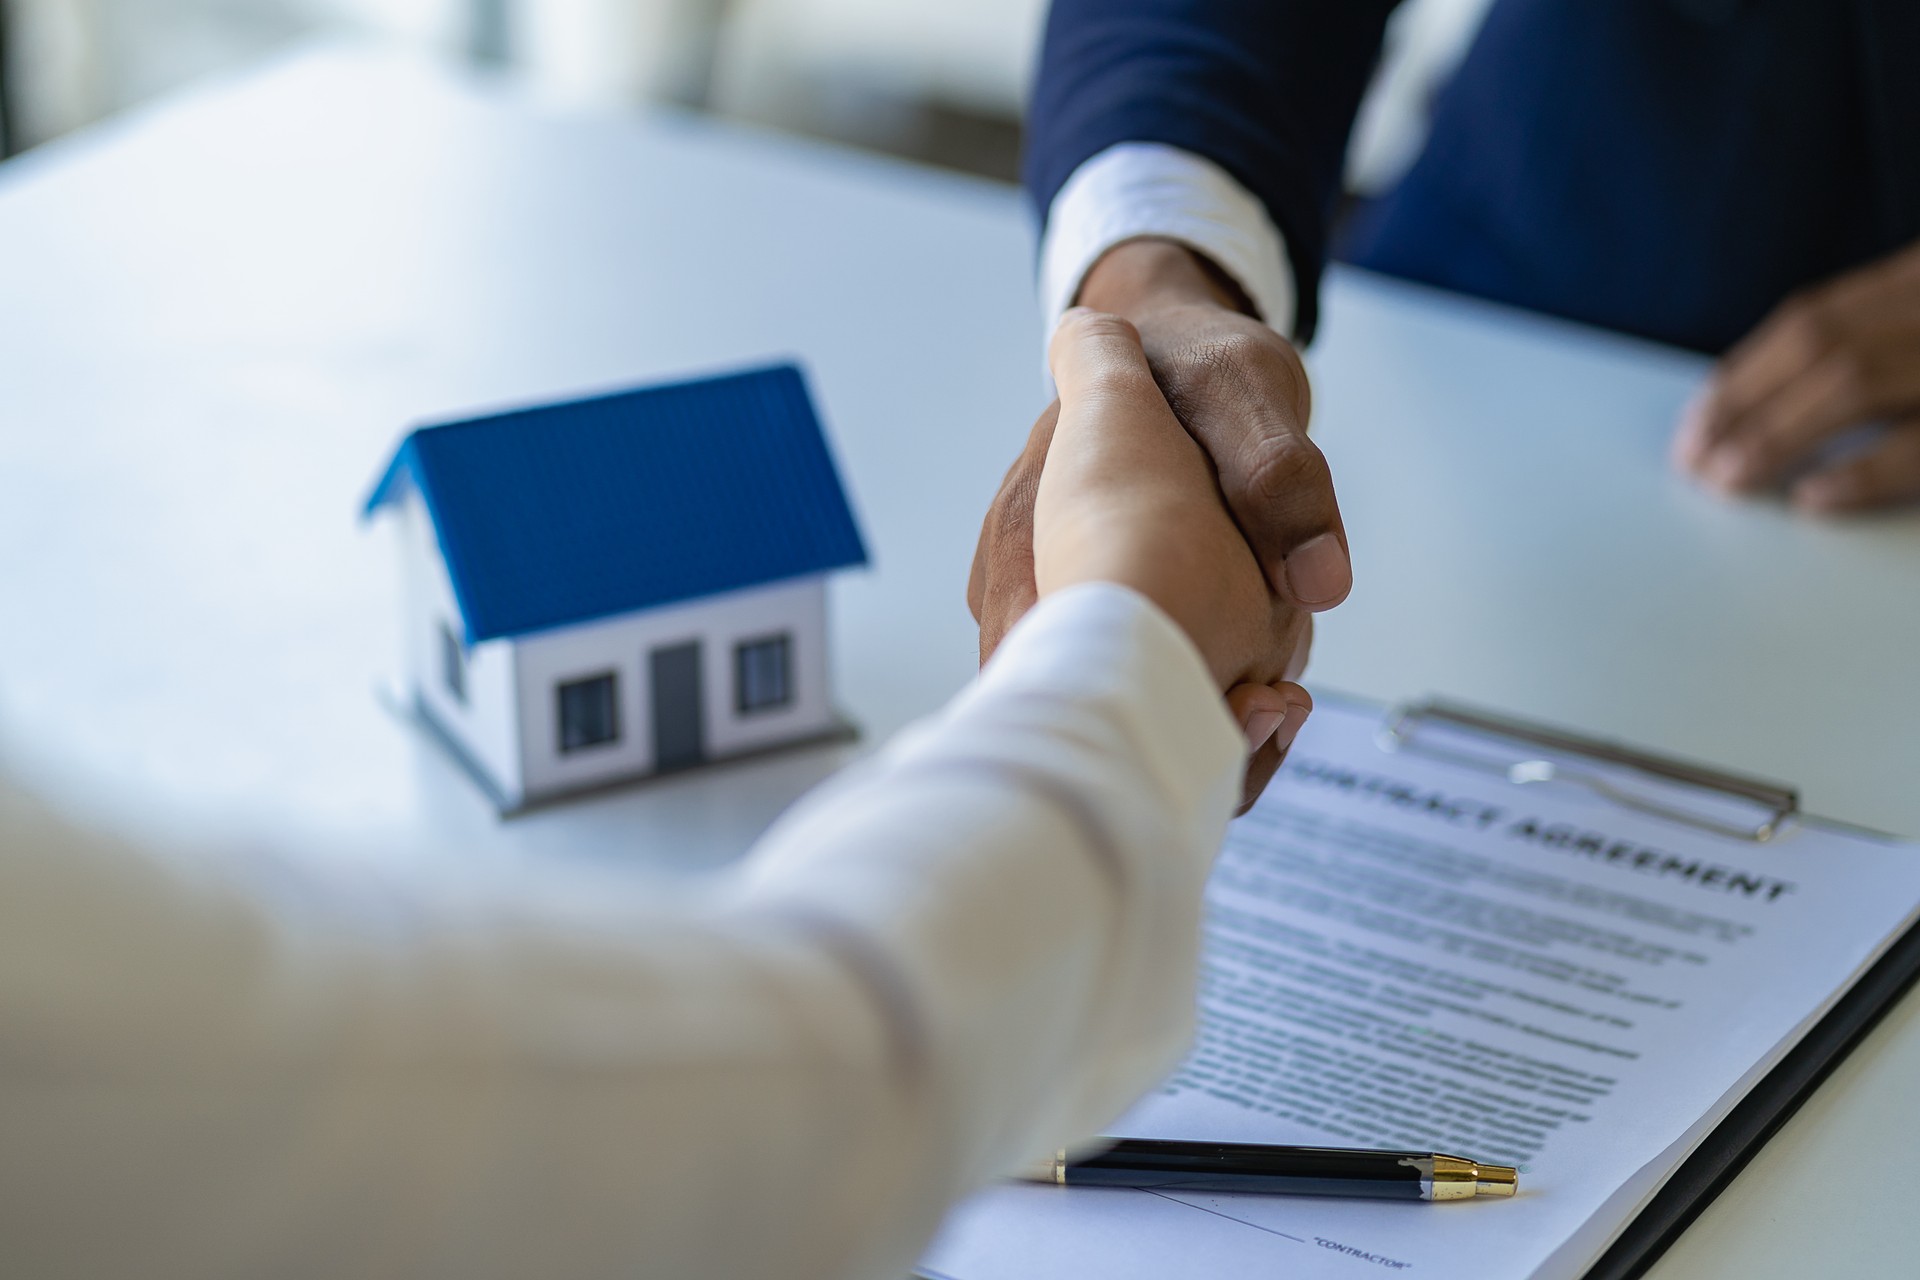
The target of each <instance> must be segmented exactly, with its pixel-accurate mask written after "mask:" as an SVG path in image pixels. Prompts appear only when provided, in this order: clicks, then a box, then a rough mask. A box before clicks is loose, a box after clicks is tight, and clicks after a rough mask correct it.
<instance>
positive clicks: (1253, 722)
mask: <svg viewBox="0 0 1920 1280" xmlns="http://www.w3.org/2000/svg"><path fill="white" fill-rule="evenodd" d="M1289 710H1291V704H1289ZM1286 718H1287V713H1286V712H1285V711H1255V712H1252V713H1251V714H1249V715H1248V716H1247V722H1246V724H1244V725H1242V726H1241V727H1242V728H1243V729H1245V730H1246V734H1247V752H1248V754H1252V753H1253V752H1255V751H1258V750H1259V749H1260V748H1262V747H1264V746H1266V745H1267V739H1268V738H1271V737H1272V736H1273V731H1274V730H1275V729H1278V728H1279V727H1280V725H1281V723H1282V722H1283V721H1285V720H1286Z"/></svg>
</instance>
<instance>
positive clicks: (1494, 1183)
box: [1473, 1164, 1520, 1196]
mask: <svg viewBox="0 0 1920 1280" xmlns="http://www.w3.org/2000/svg"><path fill="white" fill-rule="evenodd" d="M1519 1190H1520V1171H1519V1170H1518V1169H1515V1168H1513V1167H1512V1166H1511V1165H1504V1164H1483V1165H1480V1166H1479V1167H1478V1168H1476V1169H1475V1170H1474V1175H1473V1194H1475V1195H1476V1196H1510V1195H1513V1194H1514V1193H1515V1192H1517V1191H1519Z"/></svg>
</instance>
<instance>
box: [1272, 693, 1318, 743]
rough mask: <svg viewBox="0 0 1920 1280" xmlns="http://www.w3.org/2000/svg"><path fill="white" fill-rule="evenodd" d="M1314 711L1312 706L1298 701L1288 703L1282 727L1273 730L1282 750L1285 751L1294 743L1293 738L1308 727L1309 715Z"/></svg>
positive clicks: (1275, 739)
mask: <svg viewBox="0 0 1920 1280" xmlns="http://www.w3.org/2000/svg"><path fill="white" fill-rule="evenodd" d="M1312 711H1313V708H1312V707H1306V706H1302V705H1300V704H1299V703H1297V702H1289V703H1288V704H1287V713H1286V715H1284V716H1283V717H1281V720H1280V727H1279V728H1277V729H1275V730H1274V731H1273V740H1274V742H1275V743H1277V744H1278V745H1279V747H1280V750H1282V751H1285V750H1286V749H1287V748H1288V747H1291V746H1292V745H1293V740H1294V739H1295V738H1297V737H1299V736H1300V731H1301V730H1302V729H1304V728H1306V727H1307V716H1308V715H1309V714H1311V712H1312Z"/></svg>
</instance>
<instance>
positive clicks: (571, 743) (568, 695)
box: [559, 671, 620, 755]
mask: <svg viewBox="0 0 1920 1280" xmlns="http://www.w3.org/2000/svg"><path fill="white" fill-rule="evenodd" d="M559 693H560V751H561V753H562V754H563V755H564V754H565V753H566V752H569V751H578V750H580V749H581V748H582V747H592V746H598V745H599V744H601V743H603V742H617V741H618V740H619V738H620V711H619V708H618V706H616V705H615V704H616V702H617V700H618V696H619V682H618V677H616V676H615V675H614V673H613V672H611V671H609V672H607V673H606V674H605V675H600V676H589V677H587V678H586V679H585V680H570V681H568V682H567V683H565V684H563V685H561V686H560V690H559Z"/></svg>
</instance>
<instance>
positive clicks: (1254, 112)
mask: <svg viewBox="0 0 1920 1280" xmlns="http://www.w3.org/2000/svg"><path fill="white" fill-rule="evenodd" d="M1394 7H1395V6H1394V0H1357V2H1355V3H1341V4H1322V3H1317V2H1315V0H1280V2H1275V0H1121V2H1120V3H1114V2H1113V0H1055V3H1054V5H1053V7H1052V10H1051V12H1050V14H1049V18H1048V23H1047V30H1046V35H1045V39H1044V41H1043V45H1042V51H1041V57H1040V66H1039V70H1038V73H1037V76H1036V82H1035V90H1034V95H1033V104H1032V108H1031V110H1030V113H1029V118H1028V149H1027V163H1026V167H1025V178H1026V182H1027V187H1028V191H1029V194H1030V195H1031V197H1032V199H1033V200H1034V202H1035V208H1036V211H1037V212H1038V213H1039V214H1040V216H1041V218H1042V220H1043V222H1044V221H1045V220H1046V219H1047V217H1048V213H1049V210H1051V209H1052V208H1053V207H1054V204H1055V201H1056V198H1057V197H1058V196H1059V194H1060V193H1061V191H1062V188H1063V187H1065V186H1066V185H1067V184H1068V180H1069V178H1070V177H1071V176H1072V175H1073V174H1075V172H1076V171H1077V170H1079V169H1080V168H1081V166H1083V165H1085V164H1086V163H1087V162H1088V161H1089V160H1090V159H1092V158H1094V157H1095V156H1098V155H1099V154H1101V153H1102V152H1103V151H1106V150H1107V149H1108V148H1110V147H1113V146H1115V145H1117V144H1122V143H1128V142H1149V143H1163V144H1166V145H1167V146H1170V147H1175V148H1179V149H1180V150H1182V151H1185V152H1189V153H1191V154H1193V155H1196V156H1201V157H1204V158H1206V159H1207V160H1208V161H1210V162H1212V163H1213V164H1215V165H1217V166H1218V167H1219V168H1220V169H1221V170H1223V171H1224V173H1225V174H1227V175H1229V176H1230V177H1231V179H1232V180H1233V181H1234V182H1236V183H1238V184H1239V185H1240V186H1241V187H1243V188H1245V189H1246V190H1247V191H1248V192H1250V193H1252V195H1253V196H1254V197H1256V198H1257V199H1258V201H1259V203H1260V204H1261V205H1262V206H1263V207H1264V209H1265V211H1266V212H1267V214H1268V215H1269V216H1270V218H1271V221H1272V223H1273V224H1274V226H1276V227H1277V228H1278V231H1279V234H1280V235H1281V237H1282V238H1283V239H1284V241H1285V244H1286V247H1287V251H1288V254H1289V258H1290V265H1291V272H1292V275H1293V277H1294V280H1295V287H1297V289H1298V291H1299V295H1300V305H1299V308H1298V312H1297V314H1296V316H1295V317H1294V319H1293V329H1294V330H1295V331H1297V332H1298V333H1299V335H1300V336H1301V337H1302V338H1303V339H1304V338H1306V337H1308V336H1310V335H1311V332H1312V328H1313V323H1314V316H1315V307H1314V301H1315V295H1316V292H1317V289H1318V280H1319V273H1320V268H1321V263H1322V261H1323V259H1324V257H1325V254H1326V244H1327V224H1328V215H1329V210H1330V208H1331V204H1332V202H1333V200H1334V199H1335V198H1336V196H1337V194H1338V190H1339V181H1340V168H1341V163H1342V159H1343V157H1344V154H1345V149H1346V140H1347V135H1348V133H1349V131H1350V130H1351V128H1352V124H1353V118H1354V115H1355V113H1356V111H1357V110H1358V106H1359V102H1360V97H1361V94H1362V92H1363V91H1364V90H1365V88H1366V84H1367V81H1368V79H1369V77H1370V76H1371V74H1372V70H1373V66H1374V62H1375V60H1376V58H1377V56H1378V52H1379V47H1380V40H1381V34H1382V31H1383V30H1384V27H1385V23H1386V19H1387V16H1388V15H1389V13H1390V12H1391V11H1392V9H1393V8H1394Z"/></svg>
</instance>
